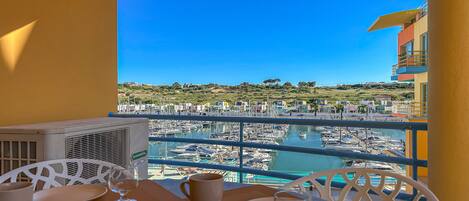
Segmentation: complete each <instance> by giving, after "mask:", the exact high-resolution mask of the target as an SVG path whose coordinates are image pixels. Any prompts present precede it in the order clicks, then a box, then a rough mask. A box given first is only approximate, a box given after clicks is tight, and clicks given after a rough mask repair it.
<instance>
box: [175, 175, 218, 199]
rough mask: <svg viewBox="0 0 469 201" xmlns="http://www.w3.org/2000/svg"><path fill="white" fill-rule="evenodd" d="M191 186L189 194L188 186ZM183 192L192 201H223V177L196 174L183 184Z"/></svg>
mask: <svg viewBox="0 0 469 201" xmlns="http://www.w3.org/2000/svg"><path fill="white" fill-rule="evenodd" d="M187 184H189V192H187V190H186V185H187ZM180 188H181V191H182V193H184V195H186V196H187V198H189V200H190V201H221V200H222V198H223V176H222V175H219V174H211V173H208V174H196V175H192V176H191V177H189V179H188V180H187V181H185V182H183V183H181V186H180Z"/></svg>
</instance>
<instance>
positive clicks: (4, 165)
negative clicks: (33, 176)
mask: <svg viewBox="0 0 469 201" xmlns="http://www.w3.org/2000/svg"><path fill="white" fill-rule="evenodd" d="M36 151H37V150H36V142H32V141H26V140H25V141H23V140H0V175H1V174H3V173H6V172H9V171H10V170H14V169H16V168H19V167H21V166H25V165H28V164H31V163H35V162H37V161H38V158H37V154H36Z"/></svg>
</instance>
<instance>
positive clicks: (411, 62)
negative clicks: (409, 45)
mask: <svg viewBox="0 0 469 201" xmlns="http://www.w3.org/2000/svg"><path fill="white" fill-rule="evenodd" d="M427 71H428V54H427V53H426V52H423V51H414V52H412V53H407V54H403V55H399V61H398V63H397V64H396V65H394V66H393V72H395V73H394V74H393V75H399V74H418V73H424V72H427Z"/></svg>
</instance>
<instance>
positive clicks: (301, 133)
mask: <svg viewBox="0 0 469 201" xmlns="http://www.w3.org/2000/svg"><path fill="white" fill-rule="evenodd" d="M227 124H228V123H227ZM232 125H233V124H229V125H225V126H232ZM225 126H222V127H221V128H220V126H217V127H210V128H200V129H197V130H192V131H189V132H182V133H180V134H176V135H175V137H185V138H198V139H208V138H210V136H211V135H212V134H214V133H217V132H220V131H222V130H224V129H225ZM220 129H222V130H220ZM373 131H374V132H373V133H374V135H375V136H377V135H381V136H384V137H388V138H391V139H394V140H404V141H405V131H403V130H387V129H374V130H373ZM233 135H236V134H233ZM278 143H279V144H281V145H288V146H299V147H311V148H323V142H322V140H321V131H320V130H318V129H317V128H316V127H314V126H296V125H290V126H289V127H288V130H287V132H286V135H285V136H284V137H283V139H282V140H279V141H278ZM180 145H184V144H183V143H174V142H167V143H166V142H152V143H150V147H149V157H150V158H173V157H175V156H176V155H175V154H173V153H171V152H170V151H169V150H172V149H174V148H176V146H180ZM271 155H272V160H271V161H270V162H269V167H268V170H271V171H278V172H283V173H290V174H295V175H300V176H306V175H309V174H311V173H313V172H319V171H324V170H330V169H337V168H344V167H346V164H345V162H344V161H345V160H344V159H343V158H339V157H334V156H322V155H313V154H304V153H294V152H287V151H277V152H273V153H271ZM178 160H180V159H178ZM184 160H189V161H190V159H184ZM200 162H208V161H203V160H202V161H200ZM211 162H213V161H211ZM225 164H229V165H235V164H233V162H231V163H230V162H226V163H225ZM244 177H245V181H251V182H253V183H268V182H269V181H270V182H280V180H276V179H273V178H269V177H264V176H258V175H249V174H245V176H244ZM285 182H286V181H285ZM281 183H283V182H281Z"/></svg>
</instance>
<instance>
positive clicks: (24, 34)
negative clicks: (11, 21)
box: [0, 20, 37, 72]
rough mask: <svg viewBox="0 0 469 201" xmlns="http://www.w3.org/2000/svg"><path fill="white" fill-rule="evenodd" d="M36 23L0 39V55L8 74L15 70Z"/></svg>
mask: <svg viewBox="0 0 469 201" xmlns="http://www.w3.org/2000/svg"><path fill="white" fill-rule="evenodd" d="M36 22H37V20H35V21H33V22H31V23H29V24H27V25H24V26H22V27H20V28H18V29H16V30H14V31H12V32H10V33H7V34H5V35H3V36H1V37H0V55H1V56H2V57H3V60H4V61H5V62H6V66H7V68H8V70H9V71H10V72H13V71H14V70H15V68H16V64H17V63H18V60H19V58H20V57H21V53H22V52H23V49H24V47H25V45H26V43H27V42H28V39H29V36H30V35H31V31H32V30H33V28H34V26H35V25H36Z"/></svg>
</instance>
